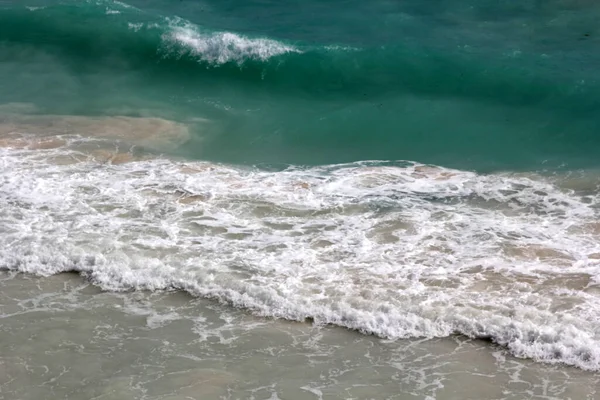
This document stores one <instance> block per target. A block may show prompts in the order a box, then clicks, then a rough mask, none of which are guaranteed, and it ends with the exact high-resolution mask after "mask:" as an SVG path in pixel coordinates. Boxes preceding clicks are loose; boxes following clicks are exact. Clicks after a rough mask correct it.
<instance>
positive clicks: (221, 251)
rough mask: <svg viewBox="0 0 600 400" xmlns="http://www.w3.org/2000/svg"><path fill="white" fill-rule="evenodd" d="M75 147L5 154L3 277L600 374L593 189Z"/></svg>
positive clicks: (0, 191) (599, 244)
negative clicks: (115, 154)
mask: <svg viewBox="0 0 600 400" xmlns="http://www.w3.org/2000/svg"><path fill="white" fill-rule="evenodd" d="M64 143H67V144H65V145H64V146H62V147H60V146H59V147H57V146H53V147H54V148H47V149H46V148H42V149H39V148H38V149H27V148H0V202H1V205H2V206H1V207H0V230H1V234H0V266H1V267H2V268H5V269H11V270H18V271H22V272H31V273H36V274H42V275H49V274H55V273H59V272H62V271H80V272H81V273H82V274H84V275H85V276H86V277H87V278H89V279H90V280H91V281H93V282H95V283H96V284H98V285H100V286H102V287H103V288H105V289H109V290H123V289H129V288H139V289H149V290H153V289H165V288H175V289H181V290H186V291H188V292H190V293H192V294H195V295H198V296H206V297H211V298H215V299H219V300H221V301H224V302H227V303H229V304H232V305H235V306H238V307H244V308H248V309H251V310H253V311H254V312H256V313H258V314H262V315H269V316H276V317H282V318H287V319H293V320H304V319H306V318H310V319H313V320H314V321H315V322H316V323H331V324H336V325H340V326H344V327H348V328H351V329H356V330H359V331H361V332H365V333H373V334H376V335H379V336H381V337H386V338H407V337H436V336H447V335H451V334H453V333H461V334H464V335H468V336H471V337H481V338H489V339H490V340H493V341H495V342H497V343H499V344H501V345H503V346H506V347H507V348H508V349H509V350H510V351H511V352H512V353H513V354H515V355H517V356H521V357H530V358H533V359H535V360H538V361H545V362H552V363H556V362H562V363H566V364H570V365H574V366H578V367H580V368H584V369H589V370H600V333H599V332H600V298H599V297H598V296H599V295H600V290H599V289H600V288H599V287H598V284H599V282H598V276H599V271H600V266H599V261H600V260H599V259H600V228H599V227H600V224H599V223H598V222H597V221H598V207H597V206H598V200H599V199H598V192H597V190H595V189H594V190H590V188H593V187H594V186H595V184H596V182H595V181H593V180H591V181H589V182H588V184H586V185H583V184H582V183H579V185H580V186H581V187H579V188H578V189H577V190H572V189H568V188H567V186H568V182H567V181H564V180H561V179H558V178H554V179H549V178H544V177H541V176H535V175H531V176H518V175H514V174H513V175H511V174H496V175H478V174H475V173H471V172H465V171H456V170H448V169H444V168H438V167H429V166H424V165H419V164H412V163H406V164H405V165H399V166H390V165H388V166H385V165H377V163H361V164H350V165H338V166H328V167H314V168H307V169H301V168H295V169H294V168H292V169H288V170H286V171H281V172H265V171H259V170H253V169H244V168H234V167H229V166H222V165H215V164H209V163H200V162H198V163H193V162H190V163H177V162H174V161H169V160H166V159H152V160H145V161H139V162H131V163H124V164H119V165H114V164H111V163H101V164H99V163H98V162H96V161H94V160H93V159H87V158H79V159H78V160H79V161H80V162H73V163H69V164H62V165H57V164H55V162H54V160H56V159H57V158H58V157H67V156H74V152H75V150H72V149H71V148H70V146H71V145H70V144H68V143H69V142H68V141H66V142H64ZM583 186H585V187H583ZM155 322H156V321H154V322H153V323H155ZM156 323H158V322H156Z"/></svg>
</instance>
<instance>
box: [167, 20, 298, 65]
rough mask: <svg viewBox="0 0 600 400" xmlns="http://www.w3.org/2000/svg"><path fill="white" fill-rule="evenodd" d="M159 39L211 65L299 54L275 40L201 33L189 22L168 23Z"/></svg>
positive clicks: (172, 48)
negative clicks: (168, 26) (161, 37)
mask: <svg viewBox="0 0 600 400" xmlns="http://www.w3.org/2000/svg"><path fill="white" fill-rule="evenodd" d="M163 40H164V42H165V43H166V44H167V47H168V48H169V50H170V51H175V52H178V53H179V54H184V53H188V54H191V55H192V56H195V57H197V58H198V59H199V60H201V61H204V62H207V63H210V64H214V65H220V64H226V63H229V62H234V63H237V64H243V63H244V62H246V61H249V60H257V61H266V60H268V59H270V58H272V57H275V56H279V55H282V54H286V53H300V51H299V50H298V49H296V48H295V47H292V46H288V45H285V44H283V43H280V42H278V41H275V40H271V39H265V38H248V37H244V36H242V35H238V34H235V33H231V32H215V33H201V32H199V31H198V30H197V29H196V27H194V26H193V25H191V24H184V25H182V26H177V25H176V24H171V27H170V30H169V32H168V33H166V34H165V35H164V36H163Z"/></svg>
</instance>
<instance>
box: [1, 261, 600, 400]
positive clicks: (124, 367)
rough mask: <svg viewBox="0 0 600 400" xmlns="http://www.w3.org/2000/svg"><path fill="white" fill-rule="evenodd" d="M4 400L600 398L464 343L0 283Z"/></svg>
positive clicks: (60, 286) (204, 304)
mask: <svg viewBox="0 0 600 400" xmlns="http://www.w3.org/2000/svg"><path fill="white" fill-rule="evenodd" d="M0 277H1V280H0V288H1V290H0V293H1V294H0V298H1V301H2V306H1V308H0V318H2V324H1V328H0V329H1V331H2V338H3V339H2V343H3V351H2V354H1V355H0V371H1V372H0V388H1V389H2V390H1V392H0V398H5V399H15V398H19V399H23V400H28V399H32V400H33V399H56V398H63V397H66V398H69V399H92V398H94V399H96V398H97V399H123V398H136V399H181V400H183V399H189V398H194V399H213V398H214V399H241V398H243V399H250V398H254V399H348V398H355V399H367V398H369V399H384V398H386V399H439V400H444V399H482V398H485V399H523V398H531V399H538V398H539V399H563V400H564V399H593V398H595V397H596V396H597V386H598V383H599V382H598V377H597V376H596V375H595V374H592V373H588V372H584V371H581V370H578V369H574V368H565V367H560V366H548V365H542V364H536V363H533V362H531V361H527V360H520V359H515V358H514V357H512V356H510V355H509V354H507V352H506V351H505V350H504V349H502V348H498V347H495V346H490V345H489V344H488V343H485V342H481V341H477V340H470V339H466V338H464V337H456V336H454V337H451V338H444V339H433V340H414V339H412V340H399V341H385V340H381V339H378V338H376V337H374V336H365V335H360V334H358V333H355V332H351V331H347V330H344V329H340V328H334V327H318V326H312V325H310V324H303V323H290V322H286V321H283V320H272V319H263V318H257V317H253V316H251V315H249V314H248V313H246V312H244V311H237V310H235V309H232V308H230V307H228V306H225V305H219V304H218V303H215V302H212V301H207V300H203V299H198V298H193V297H190V296H188V295H186V294H184V293H180V292H175V293H165V292H154V293H150V292H135V293H131V292H130V293H111V292H103V291H100V290H98V289H97V288H95V287H93V286H91V285H89V284H88V283H86V282H85V281H83V280H82V279H81V278H79V277H77V276H76V275H73V274H61V275H55V276H53V277H50V278H37V277H32V276H27V275H20V274H17V275H15V274H8V273H2V275H0Z"/></svg>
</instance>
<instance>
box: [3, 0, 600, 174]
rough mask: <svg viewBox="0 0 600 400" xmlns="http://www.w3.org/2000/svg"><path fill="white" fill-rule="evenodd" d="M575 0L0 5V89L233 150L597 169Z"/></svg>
mask: <svg viewBox="0 0 600 400" xmlns="http://www.w3.org/2000/svg"><path fill="white" fill-rule="evenodd" d="M599 16H600V7H599V6H597V5H596V4H595V3H594V2H591V1H583V0H579V1H576V0H562V1H556V0H553V1H546V2H540V1H533V0H532V1H525V2H519V3H518V4H515V3H514V2H491V1H484V2H481V1H479V2H473V1H441V0H440V1H427V2H423V1H405V2H394V1H374V2H359V1H330V2H326V3H325V2H321V1H308V2H288V1H286V2H275V1H244V2H238V1H202V2H201V1H191V0H182V1H174V0H161V1H136V0H134V1H129V2H127V4H125V3H120V2H116V1H100V0H93V1H37V2H36V1H29V2H23V1H3V2H2V3H0V45H1V51H0V102H3V103H5V102H24V103H34V104H35V105H36V106H37V107H38V108H39V112H44V113H60V114H81V115H113V114H116V113H118V114H129V115H140V113H141V114H143V113H147V114H152V115H159V116H165V117H169V118H171V119H176V120H179V121H187V122H189V121H193V120H194V119H199V118H201V119H206V120H208V121H209V123H204V124H196V126H195V128H194V138H195V141H193V142H192V143H191V144H190V145H189V146H187V148H186V149H185V152H186V155H187V156H192V157H195V158H198V159H205V160H206V159H209V160H215V161H224V162H233V163H241V164H257V163H267V164H273V163H275V164H280V163H281V164H309V165H313V164H331V163H339V162H350V161H358V160H397V159H405V160H414V161H419V162H426V163H434V164H438V165H444V166H448V167H455V168H467V169H474V170H479V171H493V170H538V169H552V168H556V167H563V168H564V167H566V168H568V169H571V168H595V167H597V163H598V162H597V156H596V155H597V151H598V149H599V144H600V140H599V139H598V134H597V130H598V126H599V125H598V123H599V117H598V113H597V110H598V106H599V105H600V83H599V82H598V80H597V65H598V63H599V62H600V52H599V51H598V49H599V46H600V45H599V43H600V38H599V35H600V32H598V29H597V26H596V25H597V24H596V23H595V21H597V20H598V17H599Z"/></svg>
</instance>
